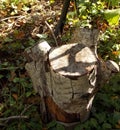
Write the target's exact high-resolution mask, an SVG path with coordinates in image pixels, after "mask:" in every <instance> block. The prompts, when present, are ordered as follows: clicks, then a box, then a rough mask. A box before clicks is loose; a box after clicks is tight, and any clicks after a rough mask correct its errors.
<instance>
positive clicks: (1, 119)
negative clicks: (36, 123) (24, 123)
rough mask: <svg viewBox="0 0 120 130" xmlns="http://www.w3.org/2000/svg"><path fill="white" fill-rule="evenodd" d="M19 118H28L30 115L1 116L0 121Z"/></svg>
mask: <svg viewBox="0 0 120 130" xmlns="http://www.w3.org/2000/svg"><path fill="white" fill-rule="evenodd" d="M17 119H28V116H10V117H6V118H0V121H7V122H8V121H10V120H17Z"/></svg>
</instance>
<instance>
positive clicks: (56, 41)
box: [45, 21, 58, 46]
mask: <svg viewBox="0 0 120 130" xmlns="http://www.w3.org/2000/svg"><path fill="white" fill-rule="evenodd" d="M45 24H46V25H47V27H48V28H49V29H50V31H51V33H52V36H53V38H54V40H55V43H56V46H58V43H57V40H56V37H55V35H54V33H53V31H52V28H51V27H50V25H49V24H48V22H47V21H45Z"/></svg>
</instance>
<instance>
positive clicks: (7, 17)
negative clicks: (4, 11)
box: [0, 15, 25, 22]
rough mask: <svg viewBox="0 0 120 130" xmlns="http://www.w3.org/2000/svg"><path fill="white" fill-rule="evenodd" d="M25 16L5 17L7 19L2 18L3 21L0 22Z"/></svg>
mask: <svg viewBox="0 0 120 130" xmlns="http://www.w3.org/2000/svg"><path fill="white" fill-rule="evenodd" d="M24 17H25V16H22V15H20V16H11V17H7V18H4V19H1V20H0V21H1V22H2V21H5V20H8V19H11V18H24Z"/></svg>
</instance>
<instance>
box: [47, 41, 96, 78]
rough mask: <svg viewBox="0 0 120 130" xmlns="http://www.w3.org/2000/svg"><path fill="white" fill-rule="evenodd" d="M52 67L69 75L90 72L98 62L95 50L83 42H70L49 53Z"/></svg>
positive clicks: (57, 71)
mask: <svg viewBox="0 0 120 130" xmlns="http://www.w3.org/2000/svg"><path fill="white" fill-rule="evenodd" d="M49 61H50V65H51V67H52V69H53V70H54V71H55V72H56V73H59V74H61V75H64V76H68V77H74V76H75V77H76V76H82V75H85V74H87V73H89V72H90V71H91V70H92V69H93V68H94V65H95V64H96V62H97V58H96V56H95V54H94V52H93V51H92V50H91V49H90V48H89V47H87V46H85V45H83V44H79V43H77V44H68V45H63V46H61V47H58V48H55V49H52V50H51V51H50V53H49Z"/></svg>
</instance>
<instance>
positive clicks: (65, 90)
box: [25, 41, 119, 123]
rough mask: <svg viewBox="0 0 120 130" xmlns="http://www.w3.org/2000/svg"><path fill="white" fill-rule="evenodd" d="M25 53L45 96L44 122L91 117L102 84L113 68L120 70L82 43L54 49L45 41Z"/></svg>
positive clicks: (27, 67) (42, 105) (69, 120)
mask: <svg viewBox="0 0 120 130" xmlns="http://www.w3.org/2000/svg"><path fill="white" fill-rule="evenodd" d="M25 55H26V58H27V61H28V63H26V66H25V68H26V70H27V72H28V74H29V76H30V77H31V79H32V83H33V87H34V89H35V90H36V92H38V93H39V94H40V96H41V107H40V111H41V115H42V119H43V120H44V121H49V120H52V119H55V120H57V121H60V122H63V123H73V122H78V121H80V122H83V121H85V120H87V119H88V117H89V114H90V111H91V107H92V102H93V99H94V96H95V94H96V92H97V91H98V90H99V88H100V87H101V86H102V85H101V84H103V83H105V82H106V81H107V80H108V79H109V76H110V74H111V73H112V72H113V71H114V72H118V71H119V67H118V65H117V64H116V63H115V62H113V61H107V62H103V61H100V60H99V59H98V58H97V56H96V54H95V52H94V51H92V50H91V49H90V47H87V46H85V45H84V44H79V43H75V44H67V45H63V46H61V47H56V48H51V47H50V46H49V44H48V43H47V42H46V41H41V42H39V43H38V44H37V45H35V46H33V47H32V48H29V49H28V50H26V51H25ZM101 75H102V76H101Z"/></svg>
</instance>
